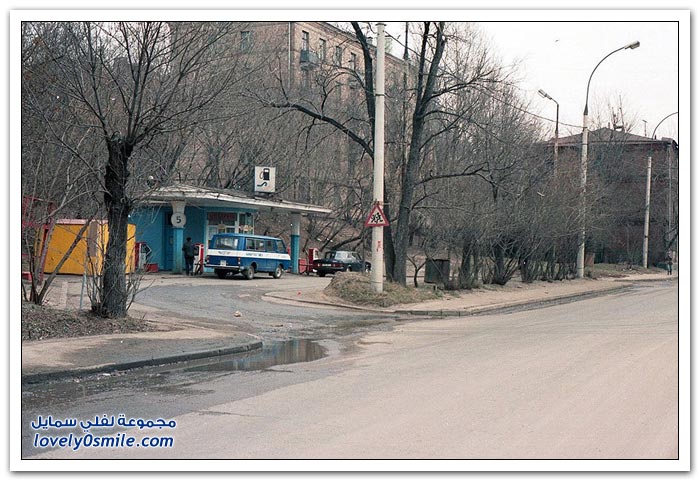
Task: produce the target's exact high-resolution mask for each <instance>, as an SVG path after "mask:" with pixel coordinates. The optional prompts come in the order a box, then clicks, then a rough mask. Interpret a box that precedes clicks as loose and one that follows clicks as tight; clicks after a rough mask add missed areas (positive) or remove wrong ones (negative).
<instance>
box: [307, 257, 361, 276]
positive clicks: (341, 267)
mask: <svg viewBox="0 0 700 481" xmlns="http://www.w3.org/2000/svg"><path fill="white" fill-rule="evenodd" d="M370 268H371V264H370V263H369V262H365V261H364V260H362V258H361V257H360V256H359V255H358V254H357V252H352V251H328V252H326V255H324V256H323V258H322V259H316V260H315V261H314V270H315V271H316V273H317V274H318V275H319V277H323V276H325V275H326V274H335V273H336V272H345V271H350V272H368V271H369V270H370Z"/></svg>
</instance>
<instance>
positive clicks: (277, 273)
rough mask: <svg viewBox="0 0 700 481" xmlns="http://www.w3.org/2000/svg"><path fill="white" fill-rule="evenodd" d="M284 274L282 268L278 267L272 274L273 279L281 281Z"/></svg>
mask: <svg viewBox="0 0 700 481" xmlns="http://www.w3.org/2000/svg"><path fill="white" fill-rule="evenodd" d="M283 273H284V271H283V270H282V266H281V265H278V266H277V267H276V268H275V272H273V273H272V277H274V278H275V279H279V278H280V277H282V274H283Z"/></svg>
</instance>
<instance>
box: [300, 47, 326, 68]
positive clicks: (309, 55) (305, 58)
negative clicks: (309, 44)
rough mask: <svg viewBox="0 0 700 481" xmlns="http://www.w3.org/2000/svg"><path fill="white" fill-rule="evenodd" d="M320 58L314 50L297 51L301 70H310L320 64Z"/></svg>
mask: <svg viewBox="0 0 700 481" xmlns="http://www.w3.org/2000/svg"><path fill="white" fill-rule="evenodd" d="M320 63H321V60H320V59H319V58H318V55H316V52H313V51H311V50H301V51H300V52H299V64H300V66H301V68H302V70H310V69H313V68H316V67H318V66H319V65H320Z"/></svg>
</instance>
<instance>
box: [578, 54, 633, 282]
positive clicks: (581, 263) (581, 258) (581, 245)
mask: <svg viewBox="0 0 700 481" xmlns="http://www.w3.org/2000/svg"><path fill="white" fill-rule="evenodd" d="M639 45H640V44H639V42H638V41H637V42H632V43H630V44H627V45H625V46H624V47H620V48H618V49H616V50H613V51H612V52H610V53H609V54H607V55H606V56H605V57H603V59H602V60H601V61H600V62H598V64H597V65H596V66H595V68H594V69H593V71H592V72H591V75H590V77H588V85H587V86H586V106H585V107H584V109H583V130H582V132H581V172H580V173H581V177H580V181H581V183H580V185H581V192H580V194H579V195H580V198H579V222H580V225H581V227H580V229H579V233H578V252H577V253H576V277H577V278H578V279H582V278H583V275H584V267H585V263H586V183H587V175H588V93H589V92H590V89H591V79H592V78H593V74H594V73H595V71H596V70H597V69H598V67H600V64H601V63H603V62H604V61H605V59H606V58H608V57H609V56H611V55H612V54H614V53H615V52H619V51H620V50H626V49H628V48H629V49H632V50H633V49H635V48H637V47H639Z"/></svg>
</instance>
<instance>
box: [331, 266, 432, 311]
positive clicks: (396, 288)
mask: <svg viewBox="0 0 700 481" xmlns="http://www.w3.org/2000/svg"><path fill="white" fill-rule="evenodd" d="M324 293H325V294H326V295H328V296H332V297H337V298H340V299H342V300H343V301H345V302H349V303H351V304H357V305H360V306H377V307H389V306H393V305H395V304H408V303H411V302H421V301H428V300H433V299H438V298H440V297H442V293H441V292H440V291H436V290H432V289H430V290H429V289H415V288H413V287H403V286H401V285H399V284H395V283H393V282H385V283H384V292H382V293H376V292H374V291H373V290H372V286H371V285H370V280H369V275H368V274H360V273H357V272H340V273H338V274H336V275H335V276H334V277H333V280H332V281H331V283H330V284H328V287H326V289H325V290H324Z"/></svg>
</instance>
